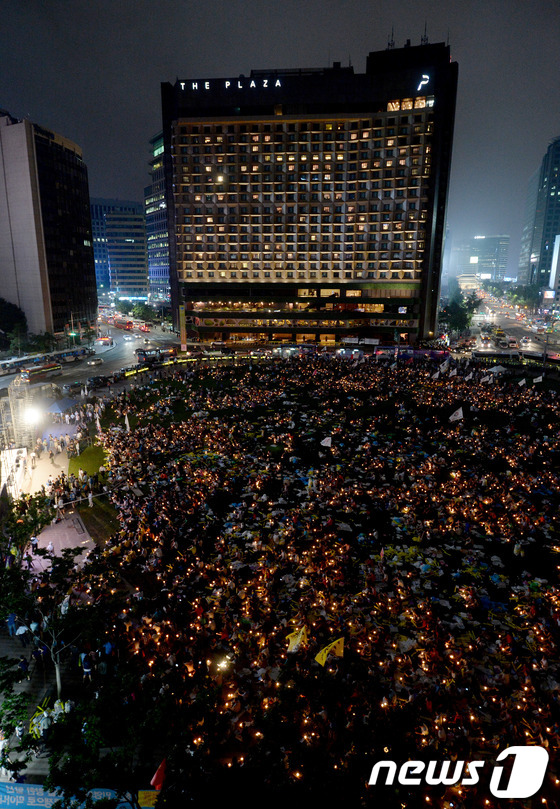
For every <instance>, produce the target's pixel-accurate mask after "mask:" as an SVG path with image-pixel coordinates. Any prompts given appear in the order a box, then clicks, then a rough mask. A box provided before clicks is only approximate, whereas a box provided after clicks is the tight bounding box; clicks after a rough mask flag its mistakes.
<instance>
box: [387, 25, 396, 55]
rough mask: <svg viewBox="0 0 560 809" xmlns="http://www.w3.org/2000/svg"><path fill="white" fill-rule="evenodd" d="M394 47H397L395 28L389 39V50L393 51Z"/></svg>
mask: <svg viewBox="0 0 560 809" xmlns="http://www.w3.org/2000/svg"><path fill="white" fill-rule="evenodd" d="M394 47H395V37H394V30H393V26H391V36H390V37H389V39H388V41H387V50H388V51H392V50H393V48H394Z"/></svg>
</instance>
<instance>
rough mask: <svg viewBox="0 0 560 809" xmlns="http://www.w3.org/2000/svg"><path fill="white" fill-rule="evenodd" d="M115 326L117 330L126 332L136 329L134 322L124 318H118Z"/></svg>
mask: <svg viewBox="0 0 560 809" xmlns="http://www.w3.org/2000/svg"><path fill="white" fill-rule="evenodd" d="M113 325H114V327H115V328H116V329H124V330H125V331H132V329H133V328H134V323H133V322H132V320H127V319H126V318H123V317H116V318H115V321H114V323H113Z"/></svg>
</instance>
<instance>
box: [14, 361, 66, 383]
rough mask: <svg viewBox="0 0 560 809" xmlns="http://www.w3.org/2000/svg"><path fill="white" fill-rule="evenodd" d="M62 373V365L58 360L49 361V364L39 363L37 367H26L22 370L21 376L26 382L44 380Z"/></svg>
mask: <svg viewBox="0 0 560 809" xmlns="http://www.w3.org/2000/svg"><path fill="white" fill-rule="evenodd" d="M61 374H62V365H59V364H58V363H56V362H49V363H47V365H37V366H36V367H31V368H24V369H23V371H22V372H21V378H22V379H24V380H25V381H26V382H31V383H32V384H34V383H35V382H43V380H45V379H50V378H51V377H52V376H60V375H61Z"/></svg>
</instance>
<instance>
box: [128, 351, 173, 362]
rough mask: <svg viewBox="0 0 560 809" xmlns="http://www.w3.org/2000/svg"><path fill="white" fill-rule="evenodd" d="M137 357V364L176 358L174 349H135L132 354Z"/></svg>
mask: <svg viewBox="0 0 560 809" xmlns="http://www.w3.org/2000/svg"><path fill="white" fill-rule="evenodd" d="M134 353H135V354H136V356H137V357H138V362H141V363H145V362H147V363H152V362H162V361H164V360H169V359H173V358H174V357H176V356H177V349H176V348H137V349H136V351H135V352H134Z"/></svg>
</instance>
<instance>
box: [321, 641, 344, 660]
mask: <svg viewBox="0 0 560 809" xmlns="http://www.w3.org/2000/svg"><path fill="white" fill-rule="evenodd" d="M331 652H332V653H333V654H334V655H336V656H337V657H342V656H343V654H344V638H338V639H337V640H333V642H332V643H329V645H328V646H325V647H324V649H321V651H320V652H319V653H318V654H317V655H315V660H316V661H317V663H319V665H320V666H324V665H325V663H326V661H327V657H328V656H329V654H330V653H331Z"/></svg>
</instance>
